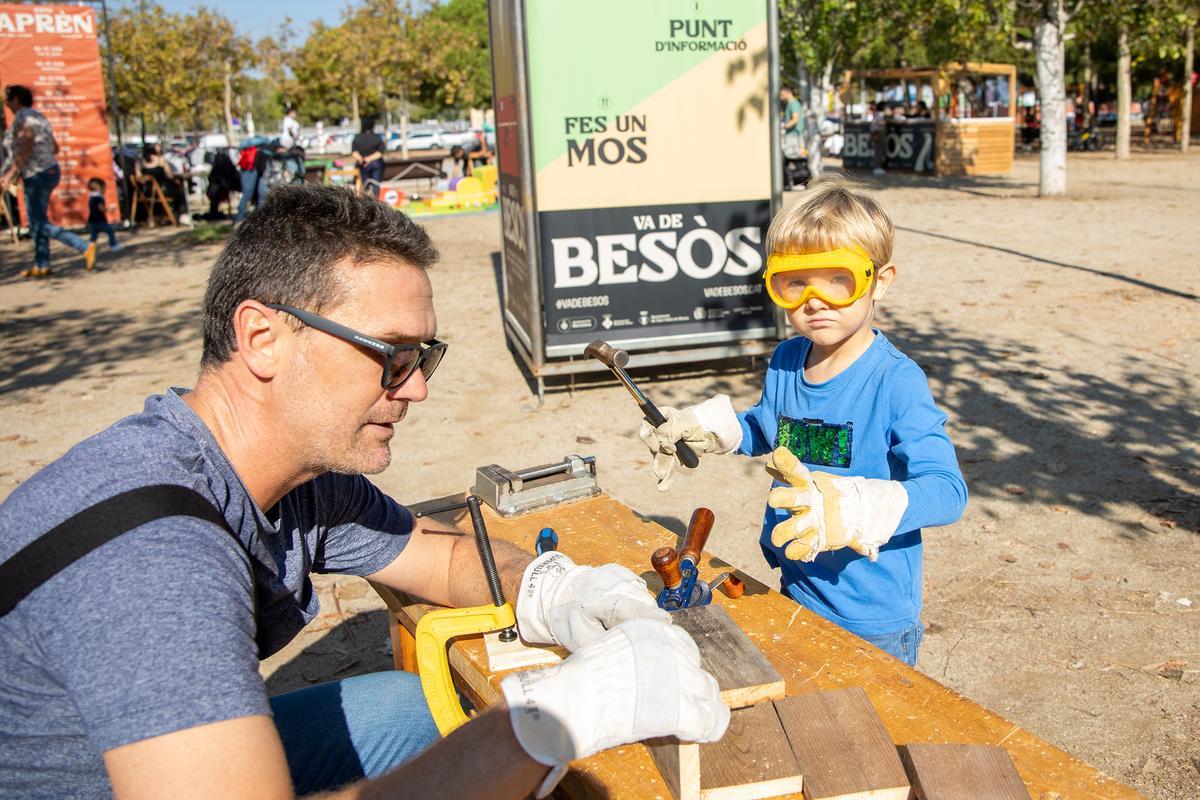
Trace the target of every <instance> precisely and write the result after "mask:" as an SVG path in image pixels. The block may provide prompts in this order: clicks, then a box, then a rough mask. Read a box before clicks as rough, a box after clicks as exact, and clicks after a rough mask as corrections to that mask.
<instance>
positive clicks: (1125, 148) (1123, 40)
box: [1117, 23, 1153, 158]
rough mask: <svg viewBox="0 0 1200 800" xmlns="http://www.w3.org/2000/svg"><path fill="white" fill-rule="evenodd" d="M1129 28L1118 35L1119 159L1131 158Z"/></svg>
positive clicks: (1124, 25)
mask: <svg viewBox="0 0 1200 800" xmlns="http://www.w3.org/2000/svg"><path fill="white" fill-rule="evenodd" d="M1129 62H1130V58H1129V26H1128V25H1127V24H1125V23H1122V24H1121V29H1120V33H1118V34H1117V158H1129V112H1130V107H1129V96H1130V94H1132V91H1131V90H1130V83H1131V82H1130V77H1129V72H1130V69H1129ZM1143 121H1144V124H1146V125H1150V124H1152V123H1153V120H1150V119H1145V118H1144V117H1143Z"/></svg>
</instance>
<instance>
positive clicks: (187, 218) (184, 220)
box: [179, 214, 192, 225]
mask: <svg viewBox="0 0 1200 800" xmlns="http://www.w3.org/2000/svg"><path fill="white" fill-rule="evenodd" d="M179 224H180V225H191V224H192V215H191V214H180V215H179Z"/></svg>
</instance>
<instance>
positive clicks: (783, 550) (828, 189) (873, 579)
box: [642, 178, 967, 665]
mask: <svg viewBox="0 0 1200 800" xmlns="http://www.w3.org/2000/svg"><path fill="white" fill-rule="evenodd" d="M894 230H895V229H894V227H893V224H892V221H891V219H890V218H889V217H888V215H887V214H886V213H885V212H884V211H883V209H882V208H880V206H879V205H878V203H876V202H875V200H873V199H872V198H870V197H868V196H867V195H866V194H864V193H862V192H861V191H860V190H859V189H858V188H856V187H855V186H854V185H852V184H850V183H848V182H846V181H845V180H843V179H837V178H832V179H831V178H826V179H822V180H821V181H818V182H816V183H814V184H812V185H811V186H810V188H809V190H808V191H806V192H805V194H804V198H803V199H802V200H801V201H800V202H799V203H797V204H796V205H794V206H792V207H790V208H788V209H786V210H784V211H783V212H782V213H781V214H779V216H777V217H776V218H775V220H774V221H773V222H772V223H771V228H770V230H769V231H768V233H767V248H768V251H769V253H770V256H769V257H768V259H767V270H766V275H765V278H764V280H765V281H766V285H767V291H768V293H769V295H770V297H771V299H772V300H773V301H774V302H775V303H776V304H778V305H779V306H781V307H783V308H784V309H786V311H787V317H788V322H789V323H791V325H792V327H793V328H795V329H796V331H797V333H799V334H800V335H799V336H797V337H794V338H792V339H788V340H787V341H785V342H782V343H780V345H779V346H778V347H777V348H776V349H775V352H774V354H773V355H772V356H771V362H770V365H769V366H768V367H767V378H766V384H765V386H764V388H763V393H762V398H761V399H760V400H759V401H758V404H757V405H755V406H754V407H753V408H751V409H750V410H748V411H746V412H743V413H738V414H735V413H734V410H733V406H732V405H731V403H730V400H729V398H728V397H727V396H725V395H717V396H716V397H713V398H711V399H709V400H707V401H705V402H703V403H701V404H699V405H697V406H692V407H691V408H687V409H683V410H682V411H676V410H674V409H666V408H664V409H663V413H664V414H665V415H666V416H667V422H665V423H664V424H663V425H661V426H659V427H658V428H651V427H650V426H649V425H648V424H647V425H645V426H644V428H643V431H642V438H643V440H644V441H645V442H646V443H647V445H648V446H649V447H650V449H651V450H652V451H653V452H654V453H655V459H654V470H655V473H656V474H657V475H658V476H659V479H660V481H661V483H660V487H659V488H665V487H666V486H667V485H668V484H669V481H670V477H671V472H672V471H673V468H674V461H675V459H674V456H673V454H674V452H675V444H674V443H675V442H676V441H677V440H679V439H684V440H685V441H687V442H688V443H689V444H690V445H691V446H692V448H693V449H694V450H696V451H697V452H703V453H728V452H733V451H735V450H736V451H737V452H739V453H742V454H744V455H749V456H757V455H763V454H766V453H771V459H770V461H769V462H768V464H767V470H768V472H770V473H771V475H772V477H774V478H775V481H774V483H773V484H772V485H773V487H774V488H772V489H771V494H770V497H769V499H768V501H767V510H766V517H765V520H764V522H763V529H762V534H761V538H760V545H761V546H762V550H763V554H764V555H765V556H766V559H767V562H768V563H769V564H770V565H771V566H772V567H773V568H774V567H778V568H780V569H781V572H782V575H781V583H782V591H783V592H785V593H786V594H788V595H790V596H791V597H793V598H794V599H795V600H796V601H797V602H799V603H801V604H802V605H804V606H805V607H807V608H809V609H811V610H812V611H814V612H816V613H818V614H820V615H821V616H823V617H825V618H826V619H829V620H831V621H833V622H836V623H837V624H838V625H841V626H842V627H843V628H846V629H847V630H849V631H850V632H851V633H854V634H856V635H858V636H860V637H862V638H863V639H866V640H867V641H869V642H871V643H872V644H874V645H876V646H877V647H879V648H881V649H883V650H885V651H887V652H889V653H891V654H892V655H894V656H896V657H897V658H899V659H901V660H903V661H905V662H906V663H908V664H910V665H915V664H916V660H917V651H918V648H919V646H920V642H921V636H922V634H923V632H924V628H923V626H922V625H921V621H920V613H921V528H923V527H926V526H930V525H947V524H949V523H951V522H954V521H955V520H956V519H958V518H959V517H960V516H961V515H962V512H963V508H964V507H965V505H966V502H967V487H966V484H965V483H964V482H963V478H962V473H961V472H960V471H959V468H958V462H957V460H956V458H955V455H954V446H953V445H952V444H951V443H950V440H949V438H947V436H946V432H945V429H944V425H945V421H946V415H945V414H943V413H942V412H941V411H940V410H939V409H938V408H937V406H936V405H935V404H934V402H933V397H932V395H931V394H930V391H929V385H928V383H927V382H926V380H925V374H924V373H923V372H922V371H921V368H920V367H918V366H917V365H916V363H915V362H913V361H912V360H911V359H909V358H908V357H907V356H905V355H904V354H903V353H901V352H900V351H899V350H897V349H896V347H895V346H893V345H892V344H891V343H890V342H889V341H888V340H887V338H886V337H885V336H884V335H883V333H881V332H880V331H878V330H875V329H873V328H872V327H871V322H872V319H873V317H874V311H875V304H876V303H877V302H878V301H880V300H881V299H882V298H883V296H884V294H885V293H886V292H887V290H888V287H890V286H891V285H892V283H893V281H895V279H896V266H895V264H893V263H892V261H891V258H892V242H893V238H894ZM772 451H773V452H772ZM810 468H811V470H813V471H810Z"/></svg>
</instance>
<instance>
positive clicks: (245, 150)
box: [233, 144, 267, 225]
mask: <svg viewBox="0 0 1200 800" xmlns="http://www.w3.org/2000/svg"><path fill="white" fill-rule="evenodd" d="M266 160H267V156H266V154H265V153H262V151H261V150H260V148H258V147H256V146H254V145H252V144H250V145H246V144H244V145H242V149H241V150H239V151H238V178H239V180H240V181H241V184H242V197H241V199H240V200H238V207H237V213H236V214H234V215H233V224H234V225H237V224H238V223H239V222H241V221H242V220H243V219H245V218H246V214H247V213H249V211H250V204H251V203H254V204H255V206H257V205H258V183H259V180H260V179H261V178H262V173H263V168H264V166H265V164H266Z"/></svg>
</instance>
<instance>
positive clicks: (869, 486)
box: [767, 447, 908, 561]
mask: <svg viewBox="0 0 1200 800" xmlns="http://www.w3.org/2000/svg"><path fill="white" fill-rule="evenodd" d="M767 472H769V473H770V474H771V477H773V478H775V480H777V481H781V482H783V483H784V484H787V485H786V486H776V487H775V488H774V489H772V490H771V494H770V496H769V497H768V498H767V505H769V506H770V507H771V508H776V509H782V510H785V511H787V512H788V513H789V514H790V516H789V517H788V518H787V519H785V520H784V521H783V522H780V523H779V524H777V525H776V526H775V527H774V529H772V531H771V544H773V545H774V546H775V547H782V548H783V555H784V556H785V557H786V558H788V559H789V560H791V561H812V560H813V559H814V558H816V557H817V554H818V553H823V552H825V551H826V550H837V549H839V548H842V547H849V548H851V549H852V550H854V551H855V552H856V553H859V554H860V555H864V556H866V557H867V558H869V559H871V560H872V561H874V560H875V559H876V558H878V557H879V548H880V547H881V546H882V545H883V544H884V543H885V542H886V541H887V540H888V539H890V538H891V536H892V534H893V533H895V532H896V526H897V525H898V524H900V518H901V517H902V516H904V511H905V509H907V508H908V492H906V491H905V490H904V486H903V485H902V484H901V483H900V482H899V481H884V480H878V479H874V478H862V477H859V476H857V475H855V476H846V477H843V476H835V475H830V474H829V473H828V472H811V471H809V469H808V467H806V466H805V465H804V464H803V463H801V461H800V459H798V458H796V456H795V454H794V453H792V451H791V450H788V449H787V448H786V447H779V448H776V449H775V452H773V453H771V458H770V459H769V460H768V461H767Z"/></svg>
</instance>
